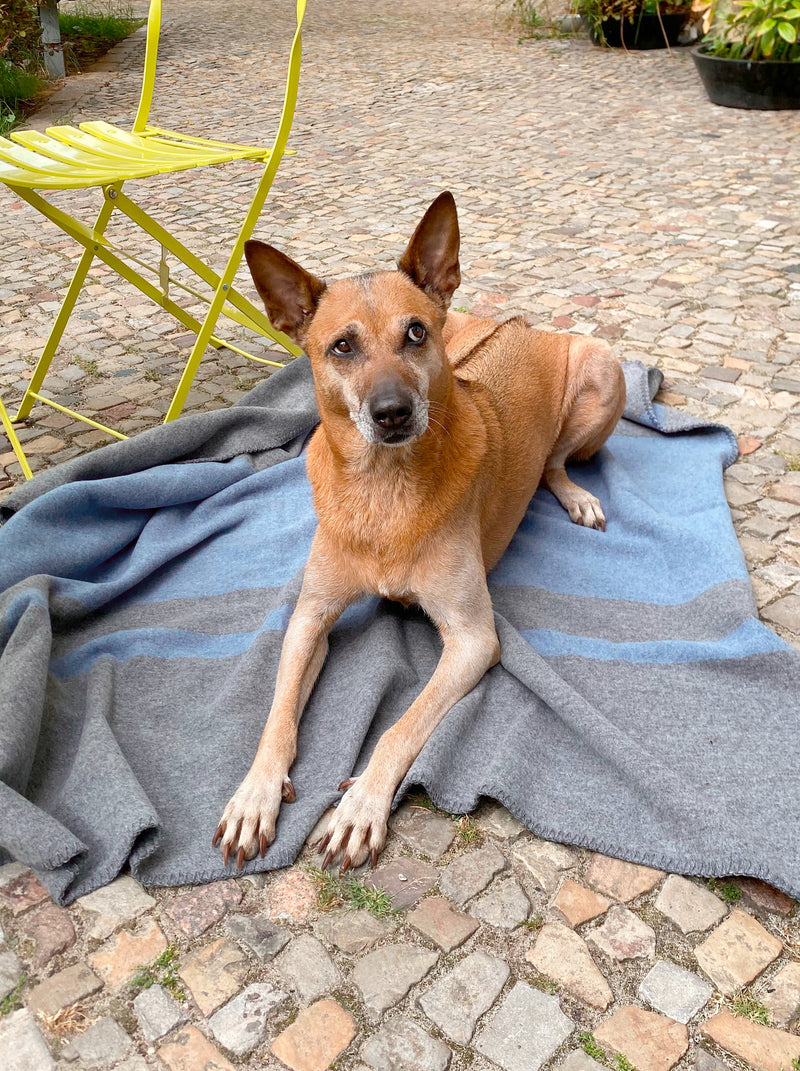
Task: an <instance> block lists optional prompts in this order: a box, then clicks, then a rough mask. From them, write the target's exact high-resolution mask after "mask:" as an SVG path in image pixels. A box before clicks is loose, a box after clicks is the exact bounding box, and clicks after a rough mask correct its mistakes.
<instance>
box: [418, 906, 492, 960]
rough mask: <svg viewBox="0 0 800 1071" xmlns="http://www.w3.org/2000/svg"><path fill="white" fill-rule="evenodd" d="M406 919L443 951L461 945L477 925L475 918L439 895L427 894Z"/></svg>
mask: <svg viewBox="0 0 800 1071" xmlns="http://www.w3.org/2000/svg"><path fill="white" fill-rule="evenodd" d="M408 921H409V923H410V924H411V925H412V926H414V927H415V929H417V930H419V931H420V933H424V934H425V936H426V937H430V939H431V940H432V941H435V942H436V944H437V945H438V946H439V947H440V948H442V949H444V951H445V952H452V951H453V949H454V948H457V947H458V946H459V945H462V944H463V943H464V942H465V941H466V939H467V938H468V937H471V936H472V934H473V933H475V931H476V930H477V928H478V925H479V923H478V921H477V919H473V918H470V916H469V915H466V914H465V913H464V912H463V911H457V910H456V909H455V908H454V907H453V905H452V904H451V903H450V902H449V901H448V900H445V899H444V898H443V897H441V896H429V897H427V898H426V899H425V900H423V901H422V902H421V903H420V905H419V907H416V908H415V909H414V910H413V911H411V912H410V913H409V915H408Z"/></svg>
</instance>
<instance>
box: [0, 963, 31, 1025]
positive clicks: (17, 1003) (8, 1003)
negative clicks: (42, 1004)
mask: <svg viewBox="0 0 800 1071" xmlns="http://www.w3.org/2000/svg"><path fill="white" fill-rule="evenodd" d="M25 982H26V978H25V975H24V974H23V975H22V977H21V978H20V980H19V981H18V982H17V984H16V985H15V986H14V988H13V989H12V990H11V992H10V993H8V994H6V996H4V997H3V999H2V1000H0V1018H2V1016H4V1015H8V1014H9V1013H10V1012H12V1011H16V1010H17V1008H21V1007H22V998H21V997H20V994H21V993H22V987H23V986H24V985H25Z"/></svg>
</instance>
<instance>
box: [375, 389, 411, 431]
mask: <svg viewBox="0 0 800 1071" xmlns="http://www.w3.org/2000/svg"><path fill="white" fill-rule="evenodd" d="M369 412H370V416H371V417H372V419H373V420H374V421H375V423H376V424H377V425H378V427H379V428H382V429H383V430H384V431H399V430H400V429H401V428H403V427H404V426H405V425H406V424H407V423H408V421H409V420H410V419H411V414H412V413H413V412H414V407H413V405H412V404H411V395H410V394H400V393H399V392H392V393H391V394H380V395H377V396H376V397H374V398H372V400H371V401H370V403H369Z"/></svg>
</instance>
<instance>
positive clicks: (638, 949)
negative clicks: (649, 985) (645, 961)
mask: <svg viewBox="0 0 800 1071" xmlns="http://www.w3.org/2000/svg"><path fill="white" fill-rule="evenodd" d="M588 941H589V943H590V944H591V945H594V947H595V948H597V949H598V950H599V951H600V952H604V953H605V954H606V955H607V956H608V957H609V958H610V959H612V960H614V961H616V962H620V961H622V960H626V959H638V958H640V957H642V956H652V955H653V954H654V953H655V950H656V935H655V932H654V930H653V928H652V927H651V926H648V924H647V923H646V922H644V921H643V920H642V919H641V918H639V916H638V915H636V914H634V912H633V911H629V910H628V908H626V907H623V906H622V904H617V905H616V906H615V907H612V908H610V909H609V912H608V914H607V915H606V917H605V921H604V922H603V923H602V925H600V926H598V927H597V928H596V929H594V930H592V931H591V933H590V934H589V936H588Z"/></svg>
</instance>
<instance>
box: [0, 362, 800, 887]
mask: <svg viewBox="0 0 800 1071" xmlns="http://www.w3.org/2000/svg"><path fill="white" fill-rule="evenodd" d="M626 375H627V380H628V391H629V405H628V409H627V410H626V417H625V419H623V420H622V421H621V422H620V424H619V426H618V428H617V431H616V432H615V434H614V435H613V437H612V438H611V439H610V440H609V442H608V444H607V445H606V447H605V448H604V449H603V450H602V451H601V452H600V454H599V455H598V456H597V458H596V459H594V460H593V461H591V462H590V463H588V464H584V465H582V466H580V469H581V471H580V476H579V482H581V484H582V485H583V486H586V487H588V488H589V489H590V490H591V491H592V492H594V493H595V494H597V495H598V496H599V498H600V499H601V500H602V502H603V505H604V507H605V511H606V515H607V517H608V530H607V531H606V532H605V533H602V532H596V531H594V530H591V529H583V528H580V527H578V526H576V525H573V524H571V523H570V522H569V520H568V518H567V515H566V514H565V513H564V511H563V510H562V509H561V507H560V506H559V505H558V503H557V502H556V501H555V500H554V499H553V498H552V496H551V495H550V494H549V493H548V492H546V491H539V492H538V493H537V495H536V496H535V498H534V499H533V501H532V502H531V505H530V508H529V510H528V513H527V516H526V517H525V520H524V521H523V523H522V525H521V527H520V529H519V531H518V532H517V535H516V536H515V538H514V540H513V542H512V544H511V546H510V548H509V550H508V552H507V553H506V555H505V556H504V558H503V560H502V561H501V563H500V564H499V565H498V566H497V568H496V569H495V570H494V571H493V573H492V575H491V577H490V586H491V590H492V597H493V600H494V606H495V610H496V618H497V628H498V633H499V636H500V640H501V645H502V661H501V663H500V665H498V666H496V667H495V668H494V669H492V670H491V671H490V673H488V674H487V675H486V677H485V678H484V679H483V680H482V681H481V683H480V684H479V685H478V687H477V688H475V690H474V691H473V692H472V693H470V695H468V696H467V697H466V698H465V699H463V700H462V701H461V702H460V703H459V704H458V705H457V706H456V707H455V708H454V709H453V711H452V712H451V713H450V714H449V715H448V716H447V718H445V720H444V722H443V723H442V724H441V726H440V727H439V728H438V729H437V731H436V732H435V734H434V736H433V737H432V739H431V740H430V742H429V743H428V744H427V745H426V747H425V748H424V750H423V751H422V754H421V755H420V756H419V758H418V760H417V762H416V763H415V764H414V766H413V768H412V770H411V771H410V773H409V775H408V778H407V779H406V783H405V785H404V786H403V790H404V789H405V788H407V787H408V786H409V785H412V784H419V785H423V786H424V787H425V788H426V789H427V790H428V792H429V793H430V795H431V796H432V797H433V799H434V800H435V801H436V802H437V803H438V804H439V805H441V806H442V807H444V808H446V809H447V810H449V811H455V812H461V811H468V810H470V809H471V808H473V807H474V806H475V805H476V803H477V802H478V800H479V799H480V797H482V796H489V797H493V798H495V799H497V800H500V801H502V802H503V803H504V804H505V805H506V806H507V807H508V808H509V809H510V810H511V811H512V812H513V813H514V814H515V815H517V817H519V818H520V819H521V820H522V821H523V822H524V823H525V824H526V825H527V826H528V827H529V828H530V829H532V830H534V831H535V832H537V833H539V834H541V835H542V836H545V837H548V838H551V839H554V840H559V841H565V842H568V843H573V844H578V845H584V846H587V847H590V848H594V849H598V850H600V851H603V852H607V853H610V854H612V855H618V856H621V857H623V858H626V859H630V860H633V861H636V862H641V863H646V864H649V865H652V866H657V867H661V868H666V869H668V870H672V871H679V872H683V873H689V874H704V875H715V876H722V875H728V874H746V875H751V876H754V877H759V878H763V879H765V880H767V881H769V882H772V883H773V884H775V885H777V886H779V887H780V888H782V889H785V890H786V891H787V892H789V893H790V894H792V895H794V896H800V851H798V839H799V835H798V830H799V829H800V821H799V820H800V789H798V778H797V769H798V762H797V751H798V732H797V726H798V719H799V718H800V656H798V654H797V653H796V652H795V651H794V650H792V649H791V648H790V647H788V646H787V645H786V644H785V643H783V642H782V641H781V640H780V639H779V638H778V637H777V636H776V635H775V634H774V633H772V632H771V631H770V630H769V629H767V628H766V627H765V626H764V625H762V624H761V623H760V622H759V621H758V618H757V614H756V609H755V606H754V602H753V597H752V593H751V589H750V584H749V581H748V577H747V571H746V568H745V564H744V561H743V558H742V554H741V551H740V549H739V546H738V544H737V542H736V538H735V534H734V532H733V529H732V526H731V522H730V514H729V511H728V507H727V504H726V502H725V496H724V494H723V488H722V471H723V467H724V466H725V465H726V464H729V463H730V462H731V461H732V460H733V458H734V457H735V442H734V441H733V437H732V435H731V433H730V432H729V431H727V430H726V429H722V428H718V427H709V426H698V425H697V424H696V423H693V422H692V421H691V420H689V419H688V418H686V417H684V416H681V415H680V414H678V413H676V412H674V411H671V410H669V409H666V408H664V407H663V406H659V405H654V404H653V403H652V402H651V399H652V397H653V395H654V392H655V388H656V385H657V383H658V373H657V372H655V371H654V370H653V369H649V370H648V369H645V368H644V367H643V366H641V365H638V364H631V365H628V366H627V367H626ZM315 420H316V412H315V408H314V401H313V394H312V388H311V380H310V372H309V367H308V363H307V361H306V359H305V358H301V359H299V360H297V361H295V362H294V363H292V364H291V365H290V366H289V367H287V368H286V369H285V370H284V371H282V372H280V373H278V374H277V375H275V376H274V377H273V378H271V379H270V380H268V381H267V382H265V383H264V384H262V385H261V386H260V387H258V388H257V389H256V390H255V391H253V392H252V393H251V394H250V395H249V396H248V397H247V399H245V401H244V402H243V403H242V404H240V405H238V406H235V407H233V408H232V409H229V410H225V411H219V412H214V413H208V414H202V415H198V416H191V417H187V418H184V419H182V420H180V421H178V422H176V423H174V424H170V425H167V426H163V427H159V428H155V429H153V430H152V431H149V432H146V433H144V434H141V435H139V436H137V437H136V438H135V439H132V440H130V441H128V442H124V443H120V444H115V445H113V446H110V447H108V448H106V449H103V450H100V451H97V452H96V453H93V454H91V455H89V456H86V457H82V458H79V459H76V460H74V461H72V462H70V463H68V464H66V465H63V466H61V467H60V468H57V469H54V470H50V471H48V472H46V473H43V474H42V475H41V476H39V477H37V478H36V479H35V480H34V481H33V482H32V483H30V484H28V485H26V486H24V487H22V488H20V489H19V490H18V491H17V492H16V493H15V494H14V495H13V496H12V497H11V498H10V499H8V500H7V502H6V503H5V516H6V517H7V518H8V519H7V520H6V523H5V524H4V525H3V527H2V529H0V591H3V592H4V594H3V595H2V596H0V598H2V613H1V614H0V628H1V629H2V632H0V651H1V652H2V657H1V658H0V711H2V719H1V721H0V846H2V849H3V851H4V852H5V854H6V857H10V858H14V859H19V860H21V861H23V862H25V863H27V864H30V865H31V866H33V867H34V869H35V870H36V872H37V873H38V874H39V876H40V878H41V879H42V881H43V882H44V883H45V885H46V886H47V888H48V889H49V890H50V892H51V893H52V895H53V896H54V897H55V898H56V899H58V900H59V901H60V902H62V903H68V902H69V901H71V900H72V899H73V898H74V897H76V896H78V895H81V894H84V893H86V892H89V891H90V890H92V889H95V888H97V887H98V886H99V885H102V884H103V883H105V882H108V881H109V880H111V879H112V878H113V877H114V876H115V875H116V874H117V873H118V872H119V871H120V870H121V869H122V868H123V867H125V866H126V865H128V864H129V865H130V867H131V869H132V871H133V873H134V874H135V875H136V876H137V877H138V878H139V879H140V880H141V881H143V882H145V883H146V884H175V883H180V882H203V881H210V880H213V879H216V878H219V877H222V876H223V874H224V870H223V867H222V861H221V857H220V855H219V853H217V852H214V851H213V850H212V849H211V836H212V834H213V831H214V829H215V827H216V825H217V822H218V820H219V817H220V814H221V812H222V809H223V807H224V805H225V803H226V801H227V800H228V798H229V796H230V795H231V793H232V792H233V791H234V789H235V788H236V787H237V785H238V783H239V781H240V780H241V778H242V776H243V775H244V774H245V772H246V771H247V769H248V766H249V764H250V761H251V759H252V756H253V753H254V751H255V747H256V743H257V740H258V737H259V735H260V733H261V729H262V726H263V722H264V718H265V716H266V712H267V710H268V708H269V703H270V699H271V691H272V683H273V680H274V676H275V670H276V666H277V661H278V655H279V651H280V646H281V641H282V636H283V631H284V629H285V626H286V622H287V620H288V617H289V614H290V612H291V608H292V604H293V602H294V600H295V598H296V595H297V592H298V590H299V582H300V576H301V573H302V568H303V563H304V561H305V558H306V555H307V552H308V548H309V545H310V541H311V537H312V534H313V531H314V526H315V518H314V513H313V510H312V505H311V496H310V491H309V487H308V482H307V479H306V475H305V465H304V458H303V453H302V450H303V445H304V443H305V441H306V439H307V436H308V434H309V432H310V430H311V428H312V427H313V425H314V422H315ZM438 653H439V641H438V638H437V635H436V632H435V630H434V629H433V627H432V626H431V625H430V623H429V622H428V621H427V620H426V619H425V618H424V616H423V615H421V614H420V613H419V612H418V611H416V610H414V609H404V608H403V607H401V606H399V605H397V604H392V603H388V602H386V601H381V600H377V599H372V600H368V601H365V602H364V603H362V604H359V605H358V606H356V607H353V608H351V610H350V611H348V613H347V614H346V615H345V616H344V617H343V619H342V620H341V622H340V623H339V624H338V626H337V627H336V628H335V630H334V632H333V635H332V640H331V651H330V655H329V658H328V661H327V663H326V666H325V668H324V669H323V672H322V675H321V677H320V680H319V683H318V685H317V687H316V689H315V691H314V694H313V696H312V698H311V701H310V703H309V706H308V709H307V712H306V715H305V717H304V719H303V722H302V725H301V731H300V739H299V751H298V759H297V762H296V764H295V766H294V769H293V771H292V779H293V781H294V785H295V788H296V790H297V802H296V803H295V804H294V805H293V806H291V807H284V809H283V811H282V814H281V817H280V821H279V824H278V836H277V839H276V841H275V843H274V844H273V845H272V846H271V848H270V849H269V852H268V854H267V856H266V858H265V859H264V860H263V861H262V860H256V861H254V862H252V863H250V864H247V867H246V868H247V869H249V870H261V869H266V868H272V867H279V866H284V865H286V864H288V863H291V862H292V860H293V859H294V858H295V857H296V855H297V853H298V851H299V850H300V848H301V846H302V844H303V843H304V841H305V839H306V837H307V835H308V833H309V831H310V830H311V828H312V827H313V825H314V823H315V822H316V820H317V819H318V817H319V816H320V814H321V813H322V812H323V811H324V809H325V808H326V807H327V806H328V805H329V804H330V803H331V802H333V801H334V800H335V799H336V798H337V790H336V786H337V785H338V784H339V782H340V781H342V780H343V779H344V778H346V777H348V776H350V775H351V773H353V771H358V770H360V769H362V768H363V767H364V765H365V763H366V760H367V758H368V756H369V754H370V752H371V749H372V748H373V746H374V744H375V741H376V739H377V738H378V736H379V734H380V733H381V732H382V731H383V730H384V729H385V728H386V727H387V726H388V725H390V724H391V723H392V722H393V721H394V720H395V719H396V718H397V717H398V716H399V715H400V714H401V713H402V712H403V711H404V710H405V709H406V708H407V706H408V705H409V703H410V702H411V700H412V699H413V698H414V696H415V695H416V694H417V693H418V692H419V691H420V689H421V687H422V686H423V684H424V683H425V681H426V680H427V679H428V677H429V676H430V674H431V672H432V670H433V667H434V665H435V662H436V660H437V657H438Z"/></svg>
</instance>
